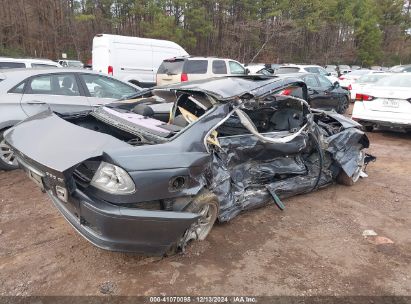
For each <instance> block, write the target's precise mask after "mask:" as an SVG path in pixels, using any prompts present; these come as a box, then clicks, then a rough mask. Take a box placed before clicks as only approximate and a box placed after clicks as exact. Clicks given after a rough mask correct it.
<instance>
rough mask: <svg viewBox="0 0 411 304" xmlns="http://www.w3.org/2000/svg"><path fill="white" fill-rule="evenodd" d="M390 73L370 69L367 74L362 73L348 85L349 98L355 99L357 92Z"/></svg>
mask: <svg viewBox="0 0 411 304" xmlns="http://www.w3.org/2000/svg"><path fill="white" fill-rule="evenodd" d="M390 75H392V73H381V72H377V71H372V72H371V73H369V74H366V75H363V76H361V77H360V78H358V79H357V80H356V81H355V82H354V83H352V84H351V85H350V87H349V88H350V90H349V91H350V93H351V100H353V101H354V100H355V96H356V95H357V93H359V92H361V91H362V90H363V89H364V88H365V87H366V86H369V85H373V84H375V83H376V82H377V81H378V80H380V79H382V78H384V77H387V76H390Z"/></svg>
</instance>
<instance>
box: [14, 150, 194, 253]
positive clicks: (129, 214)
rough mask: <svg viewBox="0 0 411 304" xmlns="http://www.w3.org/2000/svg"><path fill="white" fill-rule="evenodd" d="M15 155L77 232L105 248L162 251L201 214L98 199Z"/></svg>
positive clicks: (164, 251)
mask: <svg viewBox="0 0 411 304" xmlns="http://www.w3.org/2000/svg"><path fill="white" fill-rule="evenodd" d="M16 158H17V161H18V162H19V164H20V166H21V167H22V168H23V169H24V170H25V171H26V173H28V175H29V177H30V178H31V179H32V180H33V181H34V182H35V183H36V184H37V185H38V186H40V187H41V188H42V189H43V190H45V191H46V192H47V194H48V195H49V197H50V198H51V200H52V201H53V203H54V205H55V206H56V208H57V209H58V210H59V211H60V213H61V214H62V215H63V216H64V217H65V218H66V220H67V221H68V222H69V223H70V224H71V225H72V226H73V227H74V228H75V229H76V230H77V232H78V233H80V235H82V236H83V237H84V238H85V239H86V240H88V241H89V242H91V243H92V244H94V245H95V246H97V247H100V248H102V249H106V250H112V251H122V252H135V253H139V254H143V255H163V254H164V253H166V252H167V251H168V250H169V249H170V248H171V247H172V246H174V245H176V244H178V242H179V240H180V239H181V237H182V236H183V235H184V233H185V231H186V230H187V229H188V228H189V227H190V226H191V224H193V223H194V222H195V221H197V219H198V217H199V216H198V215H197V214H194V213H189V212H175V211H163V210H145V209H138V208H127V207H124V206H118V205H115V204H112V203H109V202H106V201H103V200H100V199H96V198H94V197H91V196H89V195H87V194H86V193H85V192H84V191H82V190H81V189H79V188H78V187H76V186H75V185H74V186H73V183H74V181H73V182H72V183H70V181H68V180H66V181H63V180H61V178H58V179H59V181H58V182H57V181H56V178H50V174H48V171H47V170H46V171H44V167H42V166H41V165H40V164H35V162H34V161H31V160H29V159H28V158H27V157H26V158H25V159H24V160H23V158H22V157H21V153H18V154H17V156H16ZM34 177H35V178H34ZM50 179H51V180H50ZM69 185H71V186H69ZM58 188H59V189H60V192H58V191H57V189H58ZM69 189H70V190H69ZM61 190H63V193H64V195H63V196H62V195H61V193H62V192H61ZM58 193H59V194H60V195H58Z"/></svg>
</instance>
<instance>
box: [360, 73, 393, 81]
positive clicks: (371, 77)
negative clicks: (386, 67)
mask: <svg viewBox="0 0 411 304" xmlns="http://www.w3.org/2000/svg"><path fill="white" fill-rule="evenodd" d="M387 76H388V75H386V74H368V75H364V76H361V77H360V78H358V80H357V82H358V83H375V82H377V81H378V80H380V79H382V78H384V77H387Z"/></svg>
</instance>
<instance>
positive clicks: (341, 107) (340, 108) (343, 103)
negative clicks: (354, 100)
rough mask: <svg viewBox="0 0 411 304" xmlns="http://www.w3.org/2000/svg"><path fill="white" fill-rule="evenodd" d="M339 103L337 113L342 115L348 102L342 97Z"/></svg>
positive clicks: (348, 104)
mask: <svg viewBox="0 0 411 304" xmlns="http://www.w3.org/2000/svg"><path fill="white" fill-rule="evenodd" d="M340 101H341V102H340V104H339V105H338V108H337V113H338V114H344V113H345V112H346V111H347V109H348V107H349V106H350V100H349V99H348V98H347V97H345V96H344V97H343V98H342V99H341V100H340Z"/></svg>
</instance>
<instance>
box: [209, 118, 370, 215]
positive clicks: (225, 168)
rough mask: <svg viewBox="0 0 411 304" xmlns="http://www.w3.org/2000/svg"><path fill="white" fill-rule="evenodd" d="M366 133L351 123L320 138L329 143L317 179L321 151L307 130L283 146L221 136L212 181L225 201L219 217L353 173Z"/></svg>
mask: <svg viewBox="0 0 411 304" xmlns="http://www.w3.org/2000/svg"><path fill="white" fill-rule="evenodd" d="M313 127H314V129H317V128H319V127H318V126H316V125H314V126H313ZM319 129H321V128H319ZM315 131H321V130H318V129H317V130H315ZM321 133H322V134H324V132H321ZM363 136H364V133H363V132H362V131H361V130H358V129H356V128H349V129H345V130H343V131H342V132H340V133H337V134H335V135H333V136H330V137H328V138H327V137H320V138H323V141H324V142H320V145H321V146H324V145H325V146H328V148H327V149H326V151H327V152H325V153H324V155H323V159H322V168H321V175H320V179H319V182H318V184H317V179H318V177H319V174H320V167H319V165H320V156H319V153H318V151H317V150H316V149H315V147H312V146H307V142H308V141H309V138H308V135H307V134H301V135H300V136H299V137H297V138H295V139H294V140H293V141H291V142H290V143H288V144H282V145H275V144H267V143H265V144H263V143H261V142H260V141H258V140H257V139H256V138H255V137H253V136H233V137H226V138H221V139H220V146H221V150H220V151H218V152H215V153H214V155H213V161H212V168H211V175H212V177H211V181H212V184H211V185H210V188H211V190H212V191H213V193H214V194H216V195H217V197H218V199H219V202H220V214H219V220H220V221H221V222H224V221H229V220H230V219H232V218H234V217H235V216H236V215H237V214H239V213H240V212H242V211H244V210H248V209H252V208H256V207H260V206H263V205H266V204H268V203H270V202H272V198H273V197H274V196H277V197H280V198H286V197H290V196H293V195H297V194H302V193H306V192H310V191H313V190H315V189H316V188H321V187H324V186H326V185H328V184H330V183H333V181H334V180H335V177H336V176H337V174H338V173H339V171H340V170H341V168H342V169H343V170H344V171H346V173H347V174H348V175H350V173H351V172H353V170H354V169H355V168H356V167H357V162H356V158H358V155H359V151H360V150H361V149H362V148H363V147H364V146H363V144H362V143H361V142H362V137H363Z"/></svg>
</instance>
